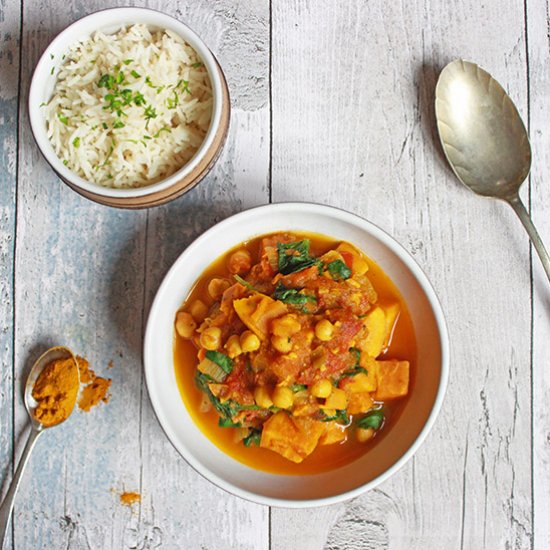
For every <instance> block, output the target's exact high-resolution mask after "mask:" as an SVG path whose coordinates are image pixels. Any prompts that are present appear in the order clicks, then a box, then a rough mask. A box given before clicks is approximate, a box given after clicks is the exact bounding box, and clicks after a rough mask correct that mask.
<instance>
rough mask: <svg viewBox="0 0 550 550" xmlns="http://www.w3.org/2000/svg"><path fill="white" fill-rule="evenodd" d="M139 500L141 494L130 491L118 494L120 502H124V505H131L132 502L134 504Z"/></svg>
mask: <svg viewBox="0 0 550 550" xmlns="http://www.w3.org/2000/svg"><path fill="white" fill-rule="evenodd" d="M140 501H141V495H140V494H139V493H131V492H127V491H125V492H124V493H121V495H120V502H121V503H122V504H124V506H132V504H136V503H138V502H140Z"/></svg>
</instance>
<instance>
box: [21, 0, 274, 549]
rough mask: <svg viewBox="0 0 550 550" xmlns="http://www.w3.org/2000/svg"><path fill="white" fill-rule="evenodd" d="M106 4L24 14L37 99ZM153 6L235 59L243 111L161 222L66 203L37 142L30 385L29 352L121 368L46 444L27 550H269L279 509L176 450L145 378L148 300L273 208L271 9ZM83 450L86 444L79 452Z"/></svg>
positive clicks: (156, 217) (28, 229)
mask: <svg viewBox="0 0 550 550" xmlns="http://www.w3.org/2000/svg"><path fill="white" fill-rule="evenodd" d="M100 4H101V3H99V4H98V3H92V4H91V5H90V4H87V5H86V7H82V6H81V5H80V3H78V2H75V3H72V2H71V3H69V6H66V5H64V6H63V9H61V5H60V2H58V1H57V0H52V1H49V2H48V1H44V2H42V3H40V5H34V4H33V5H32V6H31V5H26V6H25V32H24V46H23V48H24V49H23V52H24V57H25V60H26V62H25V66H24V68H23V74H24V85H25V87H26V86H27V85H28V80H29V76H30V72H31V69H32V67H33V65H34V63H35V62H36V60H37V58H38V56H39V54H40V52H41V51H42V49H43V48H44V47H45V45H46V44H47V42H48V41H49V40H50V39H51V38H52V36H53V34H54V32H55V31H58V30H60V28H62V27H63V26H64V25H65V24H67V23H69V22H71V21H72V20H74V19H76V18H77V17H79V16H82V15H84V14H85V13H88V12H90V11H93V9H94V8H100V7H103V6H102V5H100ZM121 4H122V2H121ZM161 4H162V5H161ZM149 5H150V6H151V7H156V8H160V9H163V11H167V12H169V13H173V14H175V15H176V16H180V18H181V19H184V20H185V21H187V22H189V23H190V25H191V26H193V27H194V28H195V29H196V30H197V31H198V32H199V34H201V35H203V36H204V37H205V39H206V41H207V42H208V43H209V44H210V45H211V46H212V47H213V48H214V49H215V50H216V52H219V53H220V54H221V55H220V60H221V61H222V62H223V61H224V59H223V57H224V55H225V56H227V59H228V60H230V62H229V63H228V65H229V70H228V76H229V82H230V85H231V86H232V90H231V91H232V93H233V94H234V95H233V97H234V99H235V101H234V107H235V111H234V115H233V119H232V130H231V136H230V138H229V143H228V147H227V149H226V153H225V155H224V158H223V159H222V160H221V161H220V163H219V164H218V167H217V168H216V170H215V171H214V172H213V173H212V174H211V175H210V176H209V178H208V179H207V181H205V183H204V184H202V185H201V186H200V187H199V188H198V189H197V190H196V191H194V192H193V193H192V194H190V195H189V196H188V197H184V198H182V199H180V200H179V201H177V202H176V203H174V204H172V205H170V206H167V207H165V208H164V209H157V210H154V211H151V212H150V213H147V212H121V211H115V210H110V209H107V208H103V207H99V206H96V205H93V204H92V203H89V202H87V201H85V200H84V199H82V198H80V197H79V196H77V195H76V194H74V193H73V192H71V191H69V190H68V189H66V188H65V186H63V185H62V184H61V183H60V182H59V181H57V179H56V178H55V176H54V175H53V174H52V173H51V172H50V171H49V169H48V168H47V167H46V166H45V164H44V162H43V161H42V160H41V159H39V157H38V152H37V150H36V147H35V146H34V144H33V143H32V139H31V136H30V132H29V131H28V130H27V127H25V128H24V130H23V132H22V144H23V146H22V149H21V152H20V158H21V166H22V168H21V172H20V177H21V182H22V183H21V189H20V193H19V200H20V204H21V205H22V206H21V208H20V212H19V215H20V221H19V225H18V236H19V237H20V240H21V242H22V244H21V248H19V249H18V266H21V267H20V268H19V270H18V273H17V280H18V295H17V299H18V303H19V304H20V309H19V311H18V325H17V335H16V336H17V342H16V346H17V370H18V377H19V378H21V373H22V372H23V370H24V363H25V360H26V358H27V352H28V350H29V349H32V346H34V345H36V343H37V342H39V343H40V344H42V345H46V344H50V343H53V342H57V341H61V342H64V343H67V344H69V345H71V346H73V347H74V349H75V350H78V351H82V352H83V353H85V354H87V355H88V357H89V358H90V360H91V361H92V363H95V364H96V365H97V366H98V370H100V371H101V370H104V369H105V368H106V366H107V363H108V361H109V360H110V359H114V362H115V368H114V369H113V370H112V371H109V374H110V375H112V377H113V397H112V400H111V402H110V403H109V405H108V406H107V407H104V408H103V410H99V411H94V412H92V413H90V415H77V417H76V418H75V419H71V423H70V424H67V425H66V426H63V427H60V428H59V429H58V430H55V432H52V433H51V434H47V436H46V437H47V440H46V437H45V438H44V440H43V441H42V442H40V443H39V446H38V448H37V449H36V456H34V457H33V460H32V463H31V465H30V468H29V472H28V476H27V477H26V479H25V481H24V483H23V485H22V487H21V494H20V498H19V499H18V502H19V505H18V507H17V509H16V513H15V521H16V524H15V525H16V533H15V540H16V546H17V547H19V548H30V547H44V548H45V547H52V548H60V547H67V548H152V547H156V546H158V545H159V544H162V545H163V546H166V547H174V546H177V547H181V545H184V547H186V548H194V547H197V548H198V547H208V548H216V547H219V548H222V547H223V548H226V547H227V546H228V545H231V544H233V543H235V544H238V546H239V547H242V548H262V547H267V544H268V542H267V520H268V515H267V509H265V508H263V507H260V506H255V505H252V504H249V503H247V502H245V501H242V500H239V499H236V498H234V497H230V496H229V495H227V494H225V493H223V492H221V491H219V490H217V489H215V488H214V487H213V486H212V485H210V484H209V483H208V482H206V481H205V480H203V479H201V478H200V477H199V476H198V475H197V474H195V473H194V472H193V471H192V470H191V469H190V468H189V467H188V466H187V465H186V464H185V463H184V461H183V460H182V459H181V458H180V457H179V456H178V455H177V454H176V453H175V451H173V450H172V448H171V447H170V445H169V444H168V442H167V441H166V439H165V438H164V435H163V434H162V432H161V430H160V429H159V426H158V423H157V421H156V419H155V418H154V415H153V413H152V411H151V409H150V405H149V402H148V400H147V397H146V395H145V388H144V386H143V384H142V373H141V368H140V357H141V336H142V329H143V323H144V315H143V308H144V299H146V302H147V304H148V303H149V301H150V299H151V297H152V294H153V292H154V291H155V290H156V287H157V285H158V283H159V280H160V277H161V276H162V274H163V273H164V272H165V270H166V269H167V268H168V267H169V265H170V263H171V261H172V260H173V259H174V257H175V255H176V253H177V252H179V251H180V250H182V249H183V248H184V246H185V245H186V244H187V243H188V241H189V240H190V239H191V238H192V237H194V236H196V235H197V234H198V233H199V232H200V231H202V230H203V229H204V228H205V227H207V226H208V225H210V224H212V223H214V222H215V221H217V219H219V218H221V217H225V216H226V215H227V214H229V213H231V212H234V211H236V210H240V209H241V208H242V207H243V206H246V205H251V204H255V203H258V202H263V201H264V200H265V197H266V196H267V167H268V164H269V158H268V146H269V143H268V142H267V141H265V139H264V136H265V135H266V134H267V133H266V125H267V124H268V121H269V116H268V110H267V100H268V94H267V88H266V82H267V51H266V50H265V48H264V50H263V51H262V46H265V39H266V36H267V35H266V34H265V28H266V16H267V13H268V9H267V3H264V4H262V5H261V6H260V5H258V6H256V7H254V6H253V7H250V8H244V7H239V8H236V9H235V8H233V7H232V5H231V3H229V2H228V3H226V4H225V5H224V6H222V5H221V4H220V5H218V6H217V7H216V9H214V10H212V9H211V6H210V4H203V5H201V4H196V3H190V5H189V6H188V7H186V6H185V5H184V4H182V3H178V4H177V5H176V3H173V4H172V6H167V5H166V3H154V2H151V3H149ZM242 36H246V37H247V38H248V41H244V42H243V41H241V42H240V45H238V46H237V48H236V50H235V46H236V44H238V40H237V37H242ZM233 53H237V54H238V55H239V56H240V58H241V59H244V58H246V57H247V56H248V59H249V61H250V63H251V65H252V66H253V67H255V68H257V69H258V70H257V71H255V74H254V78H258V80H257V81H256V86H257V88H258V89H257V90H256V93H255V94H253V95H251V96H247V94H248V93H249V91H250V87H249V85H248V82H247V80H246V78H245V79H243V77H242V73H241V72H238V71H237V70H236V67H237V66H238V62H237V61H236V60H235V58H234V57H233V55H232V54H233ZM25 99H26V98H23V102H22V103H21V109H22V114H25V108H24V105H25V103H24V101H25ZM212 201H216V207H215V208H212V207H211V202H212ZM148 218H149V225H148V221H147V220H148ZM148 228H149V229H148ZM76 235H78V237H79V238H78V239H76V238H75V237H76ZM146 241H147V242H148V243H149V246H148V250H147V256H146V253H145V250H146V249H145V243H146ZM50 254H52V255H53V257H51V256H50ZM146 262H147V266H146ZM145 266H146V267H147V268H146V272H144V268H145ZM73 277H74V278H73ZM38 281H40V283H41V284H40V285H39V284H37V282H38ZM146 283H147V288H146V287H145V284H146ZM16 406H17V409H16V410H17V426H18V429H21V428H22V426H23V425H24V423H25V419H24V415H23V412H22V411H23V408H22V404H21V402H18V403H17V404H16ZM71 438H73V444H72V445H71V446H66V442H67V440H68V439H71ZM48 449H50V450H48ZM159 466H160V467H159ZM123 489H128V490H139V491H140V492H142V494H143V501H142V504H141V506H140V507H139V514H138V513H132V512H131V511H130V510H128V509H126V508H124V507H122V506H121V505H120V503H119V502H118V496H117V494H116V492H117V491H121V490H123ZM213 510H217V514H216V525H218V526H220V529H215V530H214V529H212V528H211V525H212V523H211V521H205V518H212V516H213V513H212V512H213Z"/></svg>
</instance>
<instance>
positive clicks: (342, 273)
mask: <svg viewBox="0 0 550 550" xmlns="http://www.w3.org/2000/svg"><path fill="white" fill-rule="evenodd" d="M327 269H328V272H329V273H330V276H331V277H332V278H333V279H334V280H335V281H340V280H346V279H349V278H350V277H351V269H350V268H349V267H348V266H347V265H346V264H345V263H344V262H343V261H342V260H334V261H333V262H330V263H329V264H328V265H327Z"/></svg>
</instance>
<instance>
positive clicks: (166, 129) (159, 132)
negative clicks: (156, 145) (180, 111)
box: [153, 126, 172, 138]
mask: <svg viewBox="0 0 550 550" xmlns="http://www.w3.org/2000/svg"><path fill="white" fill-rule="evenodd" d="M171 131H172V129H171V128H167V127H166V126H165V127H164V128H161V129H160V130H159V131H158V132H157V133H156V134H155V135H154V136H153V137H154V138H158V137H159V136H160V134H161V132H168V133H170V132H171Z"/></svg>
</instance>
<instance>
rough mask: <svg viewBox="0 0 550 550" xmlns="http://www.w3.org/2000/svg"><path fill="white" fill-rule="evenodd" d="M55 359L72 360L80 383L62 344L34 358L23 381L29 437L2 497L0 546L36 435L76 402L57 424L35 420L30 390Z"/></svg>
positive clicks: (68, 350)
mask: <svg viewBox="0 0 550 550" xmlns="http://www.w3.org/2000/svg"><path fill="white" fill-rule="evenodd" d="M57 359H72V360H73V362H74V365H75V367H76V374H75V376H76V380H75V381H76V383H77V384H78V385H80V374H79V371H78V363H77V362H76V359H75V356H74V355H73V353H72V351H71V350H70V349H68V348H65V347H63V346H57V347H55V348H50V349H49V350H47V351H46V352H44V353H43V354H42V355H41V356H40V357H39V358H38V359H37V360H36V362H35V363H34V365H33V367H32V369H31V371H30V373H29V375H28V376H27V382H26V383H25V393H24V400H25V407H26V409H27V412H28V413H29V418H30V421H31V431H30V434H29V438H28V439H27V444H26V445H25V449H24V450H23V454H22V455H21V459H20V460H19V464H18V465H17V469H16V470H15V472H14V474H13V479H12V481H11V484H10V488H9V489H8V492H7V493H6V496H5V497H4V500H3V502H2V505H1V506H0V547H1V546H3V544H4V538H5V534H6V530H7V527H8V524H9V521H10V517H11V513H12V510H13V502H14V499H15V495H16V493H17V488H18V487H19V483H20V481H21V477H22V475H23V472H24V471H25V466H26V465H27V462H28V460H29V457H30V455H31V451H32V450H33V448H34V444H35V443H36V441H37V439H38V437H39V436H40V435H41V434H43V433H44V431H45V430H47V429H48V428H54V427H55V426H59V424H62V423H63V422H65V420H67V419H68V418H69V416H70V415H71V413H72V411H73V409H74V406H75V403H76V395H75V398H74V401H73V402H72V404H71V405H70V407H69V410H68V411H67V412H68V414H67V416H66V417H65V418H63V419H62V420H61V421H60V422H58V423H57V424H53V425H49V426H46V425H44V424H42V423H41V422H40V421H39V420H37V418H36V417H35V415H34V410H35V409H36V406H37V402H36V401H35V399H34V397H33V396H32V390H33V388H34V385H35V383H36V381H37V379H38V377H39V376H40V374H41V373H42V371H43V370H44V368H45V367H46V366H47V365H49V364H50V363H51V362H52V361H56V360H57Z"/></svg>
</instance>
